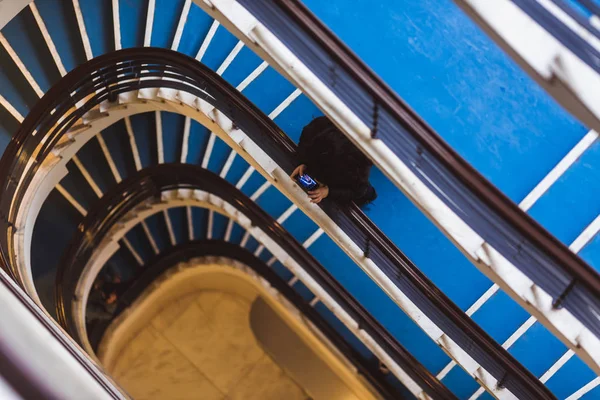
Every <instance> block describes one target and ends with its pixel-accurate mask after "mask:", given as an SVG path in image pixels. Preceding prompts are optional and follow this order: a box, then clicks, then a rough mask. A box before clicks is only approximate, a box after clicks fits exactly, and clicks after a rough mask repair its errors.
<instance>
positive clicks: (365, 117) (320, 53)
mask: <svg viewBox="0 0 600 400" xmlns="http://www.w3.org/2000/svg"><path fill="white" fill-rule="evenodd" d="M238 1H239V2H240V3H241V4H243V6H244V7H245V8H246V9H248V10H249V11H250V12H251V13H252V14H253V15H254V16H255V17H256V18H257V19H258V20H260V22H261V23H262V24H264V25H265V26H266V27H267V28H268V29H269V30H270V31H272V32H273V33H274V34H275V35H276V36H277V38H278V39H279V40H281V41H282V42H283V43H284V44H285V45H286V47H288V48H289V49H290V50H291V51H292V52H294V55H295V56H296V57H298V58H299V59H300V60H301V61H302V63H304V64H305V65H306V66H307V67H308V68H309V69H310V70H311V71H312V72H313V73H314V74H315V75H316V76H318V77H319V79H321V80H322V81H323V82H324V83H326V84H328V86H329V88H330V89H331V90H332V91H333V92H334V93H335V95H336V96H337V97H338V98H340V99H341V100H342V101H343V102H344V103H345V104H346V105H347V106H348V107H349V109H350V110H351V111H352V112H353V113H355V114H356V115H357V116H358V117H359V118H360V119H361V120H362V121H363V122H364V123H365V124H366V125H367V126H368V127H371V129H372V130H371V133H372V135H373V136H374V137H377V138H379V139H381V140H382V141H383V142H384V143H385V144H386V145H387V146H388V147H389V148H390V149H391V150H392V151H393V152H394V153H395V154H396V156H397V157H398V158H399V159H401V160H402V161H403V162H404V164H405V165H406V166H407V167H408V168H409V169H411V170H412V171H413V172H414V173H415V174H416V175H417V176H421V175H424V176H426V177H427V179H425V180H423V183H424V184H425V185H427V186H428V187H429V189H430V190H431V191H432V192H433V193H435V194H436V195H437V196H438V197H439V198H440V199H441V200H442V201H443V202H444V203H445V204H446V205H447V206H448V207H449V208H450V209H452V211H454V212H455V213H456V214H457V215H458V216H459V217H460V218H461V219H462V220H463V221H465V222H466V223H467V224H468V225H469V226H470V227H471V228H472V229H473V230H474V231H475V232H477V233H478V234H479V235H480V236H481V237H482V238H483V239H484V240H485V241H486V242H487V243H489V244H490V245H491V246H492V247H494V248H495V249H496V250H497V251H498V252H499V253H500V254H502V255H503V256H504V257H505V258H506V259H508V260H510V262H511V263H512V264H513V265H515V266H516V267H517V268H518V269H519V270H520V271H522V272H523V273H524V274H525V275H526V276H528V277H529V278H530V279H531V280H532V281H533V282H534V283H535V284H536V285H538V286H539V287H540V288H542V289H543V290H544V291H545V292H547V293H548V294H549V295H550V296H552V298H554V299H555V302H554V306H555V307H556V308H558V307H565V308H566V309H567V310H569V312H571V313H572V314H573V315H574V316H575V317H576V318H577V319H579V320H580V321H581V322H582V323H583V325H584V326H586V327H587V328H588V329H589V330H590V331H591V332H593V333H594V334H595V335H596V336H598V337H600V320H599V319H598V318H597V317H596V315H600V275H599V274H598V273H597V272H596V271H595V270H594V269H593V268H591V267H590V266H589V265H587V264H586V263H585V261H583V260H582V259H581V258H580V257H579V256H578V255H576V254H574V253H573V252H572V251H570V250H569V249H568V247H567V246H565V245H564V244H563V243H561V242H560V241H559V240H557V239H556V238H555V237H554V236H553V235H551V234H550V233H549V232H547V231H546V230H545V229H544V228H543V227H542V226H541V225H540V224H539V223H537V222H536V221H535V220H534V219H533V218H531V217H530V216H529V215H528V214H527V213H525V212H523V211H522V210H521V209H519V207H518V206H517V205H516V204H515V203H514V202H513V201H511V200H510V199H509V198H508V197H506V196H505V195H504V194H503V193H502V192H501V191H499V190H498V189H497V188H496V187H495V186H494V185H492V184H491V183H490V182H489V181H488V180H487V179H485V178H484V177H483V176H482V175H481V174H480V173H479V172H478V171H477V170H475V169H474V168H473V167H472V166H471V165H469V163H468V162H467V161H466V160H464V159H463V158H462V157H461V156H460V155H459V154H458V153H457V152H456V151H454V150H453V149H452V147H450V145H448V143H446V142H445V141H444V140H443V139H442V138H441V137H440V136H439V135H438V134H437V133H436V132H435V131H434V130H433V129H432V128H431V127H430V126H429V125H427V123H426V122H425V121H423V120H422V119H421V118H420V117H419V116H418V115H417V114H416V112H415V111H414V110H412V109H411V108H410V107H409V106H408V105H407V104H406V103H405V102H404V101H403V100H402V99H401V98H400V97H399V96H398V94H396V93H395V92H394V91H393V90H392V89H391V88H390V87H389V86H388V85H386V84H385V83H384V82H383V81H382V79H381V78H379V77H378V76H377V75H376V74H375V73H374V72H373V71H372V70H371V69H370V68H369V67H368V66H367V65H366V64H365V63H364V62H363V61H362V60H360V59H359V58H358V57H357V56H356V54H354V53H353V52H352V50H350V49H349V48H348V47H347V46H346V45H345V44H344V43H343V42H342V41H341V40H340V39H339V38H338V37H336V35H335V34H334V33H332V32H331V31H330V30H329V29H328V28H327V27H326V26H325V25H324V24H323V23H322V22H321V21H319V20H318V19H317V18H316V17H315V15H314V14H312V13H311V12H310V11H309V10H308V9H307V8H306V7H305V6H304V5H303V4H302V3H301V2H300V1H299V0H262V1H253V0H238ZM512 1H514V2H523V1H524V0H512ZM528 3H535V2H528ZM536 4H537V3H536ZM595 53H596V52H594V54H595ZM590 54H591V53H590ZM594 57H596V56H594ZM597 59H598V58H595V59H594V60H597ZM596 64H598V63H596ZM598 65H600V64H598Z"/></svg>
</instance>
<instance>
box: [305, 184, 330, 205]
mask: <svg viewBox="0 0 600 400" xmlns="http://www.w3.org/2000/svg"><path fill="white" fill-rule="evenodd" d="M327 196H329V187H328V186H326V185H323V186H319V187H318V188H316V189H315V190H311V191H310V192H308V197H310V202H311V203H315V204H319V203H320V202H321V201H322V200H323V199H324V198H325V197H327Z"/></svg>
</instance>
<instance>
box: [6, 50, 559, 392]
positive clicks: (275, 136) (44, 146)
mask: <svg viewBox="0 0 600 400" xmlns="http://www.w3.org/2000/svg"><path fill="white" fill-rule="evenodd" d="M164 77H169V78H171V79H163V78H164ZM152 87H168V88H173V89H176V90H180V91H186V92H189V93H192V94H193V95H195V96H197V97H199V98H201V99H204V100H206V101H207V102H209V103H211V104H212V105H213V106H215V107H216V108H217V109H219V110H220V111H221V112H223V113H224V114H225V115H226V116H227V117H228V118H229V119H230V120H232V121H233V122H234V124H235V125H236V126H237V127H239V128H240V129H241V130H242V131H243V132H245V134H246V135H248V136H249V137H250V138H251V139H252V140H253V141H254V142H255V143H257V144H259V145H260V146H261V148H262V149H263V150H264V151H265V152H266V153H267V154H269V156H270V157H271V158H272V159H273V160H274V161H275V162H276V163H277V164H278V165H279V166H280V167H281V168H282V169H283V170H284V171H286V172H288V173H290V172H291V171H292V169H293V168H294V167H295V144H294V143H293V142H292V141H291V139H290V138H289V137H288V136H287V135H286V134H285V133H284V132H282V131H281V129H279V128H278V127H277V125H276V124H275V123H274V122H273V121H272V120H270V119H269V118H268V117H267V116H266V115H264V114H263V113H262V112H261V111H260V110H259V109H258V108H257V107H256V106H254V105H253V104H252V103H251V102H249V101H248V100H247V99H246V98H245V97H243V96H242V95H241V94H240V93H239V92H238V91H237V90H236V89H235V88H233V87H232V86H231V85H229V84H228V83H227V82H225V81H224V80H223V79H222V78H221V77H220V76H218V75H216V74H215V73H214V72H213V71H211V70H210V69H208V68H207V67H205V66H203V65H202V64H200V63H198V62H197V61H196V60H194V59H192V58H190V57H188V56H186V55H184V54H181V53H177V52H174V51H170V50H164V49H157V48H135V49H126V50H120V51H117V52H114V53H109V54H105V55H102V56H100V57H97V58H95V59H93V60H91V61H88V62H87V63H85V64H82V65H80V66H79V67H77V68H75V69H74V70H73V71H71V72H70V73H69V74H68V75H67V76H66V77H65V78H63V79H62V80H61V81H60V82H59V83H58V84H57V85H55V86H54V87H52V89H50V91H48V92H47V94H46V95H45V96H44V97H43V98H42V99H41V100H40V102H39V103H38V104H37V105H36V106H35V107H34V109H33V110H32V111H31V112H30V114H29V115H28V116H27V118H26V119H25V120H24V121H23V124H22V125H21V128H20V130H19V132H18V133H17V135H16V136H14V137H13V140H12V141H11V143H10V144H9V147H8V148H7V150H6V152H5V154H4V156H3V157H2V159H1V160H0V190H3V191H4V193H3V194H4V195H3V196H2V197H0V214H1V215H2V218H0V227H1V226H2V225H4V229H0V256H1V258H2V260H1V261H2V262H3V263H4V265H6V266H9V267H12V266H14V265H16V263H15V262H14V261H15V259H14V257H15V254H14V250H13V249H12V248H11V247H9V245H11V244H12V241H11V240H9V238H10V237H11V235H12V234H13V232H12V228H11V226H14V221H15V220H14V218H15V216H16V211H17V209H18V207H19V205H20V202H21V200H22V198H23V195H24V192H25V190H26V188H27V186H28V185H29V184H30V183H31V180H32V179H33V176H34V175H35V172H36V171H37V169H38V167H39V165H40V163H41V162H42V161H43V160H44V159H45V157H46V156H47V155H48V154H49V153H50V152H51V151H52V148H53V146H54V145H55V144H56V143H58V141H59V140H60V139H61V138H62V137H63V136H64V135H65V133H66V131H67V130H68V129H69V128H70V127H71V126H73V125H74V124H75V122H76V121H77V120H78V118H81V117H82V116H83V115H84V113H86V112H87V111H89V110H90V109H92V108H93V107H94V106H96V105H98V104H100V103H101V102H102V101H104V100H106V99H108V98H109V97H111V96H113V95H115V94H119V93H124V92H128V91H132V90H138V89H142V88H152ZM209 93H210V94H209ZM69 94H71V95H69ZM84 100H85V101H84ZM79 101H84V105H83V106H82V107H80V108H79V109H76V110H74V111H72V112H71V113H70V114H68V115H67V116H66V117H65V116H64V113H65V112H66V111H68V110H70V109H71V108H72V107H74V105H75V104H77V102H79ZM34 132H37V133H36V134H35V135H34V134H33V133H34ZM31 156H34V158H33V160H34V161H33V162H32V163H30V162H29V160H30V157H31ZM10 199H14V201H13V202H12V204H11V201H10ZM325 203H330V204H331V202H329V201H327V199H326V201H325ZM331 205H332V207H330V209H329V207H328V211H327V213H328V214H329V215H330V216H331V217H332V218H333V219H334V220H335V221H336V222H337V223H338V225H339V226H340V227H341V228H342V229H343V230H344V232H345V233H346V234H347V235H348V236H349V237H350V239H352V240H353V241H354V243H356V244H357V245H358V246H359V247H360V248H361V249H362V250H363V251H364V252H365V255H366V256H367V257H369V258H371V259H372V260H373V261H374V262H375V263H376V264H377V265H378V266H379V267H380V268H381V269H382V270H383V271H384V272H385V273H386V275H387V276H388V278H389V279H390V280H391V281H392V282H393V283H394V284H395V285H396V286H397V287H398V288H399V289H400V290H402V291H403V292H404V293H405V294H406V296H407V297H408V298H409V299H410V300H411V301H412V302H413V303H414V304H416V306H417V307H419V308H420V309H421V310H422V311H423V312H424V313H425V314H426V315H427V317H428V318H429V319H431V321H432V322H433V323H435V324H436V325H437V326H438V327H440V328H441V329H442V330H443V331H444V333H446V334H447V335H448V337H450V338H451V339H452V340H453V341H454V342H455V343H457V344H458V345H459V346H460V347H461V348H463V349H465V350H466V351H468V354H469V355H470V356H471V357H472V358H473V359H474V360H475V361H476V362H477V363H478V364H479V365H481V366H482V367H483V368H484V369H485V370H486V371H488V372H489V373H490V374H491V375H492V376H493V377H494V378H496V379H497V380H498V381H499V382H500V383H501V384H502V385H504V386H505V387H506V388H508V389H509V390H510V391H511V392H512V393H513V394H515V395H516V396H519V397H520V398H523V399H536V400H538V399H552V398H554V396H553V395H552V394H551V392H550V391H549V390H548V389H547V388H546V387H545V386H544V385H543V384H542V383H540V382H539V380H538V379H537V378H536V377H535V376H534V375H533V374H531V373H530V372H529V371H528V370H527V369H526V368H524V367H523V366H522V365H521V364H520V363H519V362H518V361H517V360H516V359H515V358H514V357H512V356H511V355H510V354H509V353H508V352H507V351H506V350H505V349H503V348H502V347H501V346H500V345H499V344H498V343H496V342H495V341H494V340H493V339H492V338H491V337H490V336H489V335H488V334H487V333H486V332H485V331H484V330H483V329H481V327H479V326H478V325H477V324H476V323H475V322H474V321H473V320H471V319H470V318H469V317H468V316H467V315H466V314H465V313H464V312H463V311H462V310H461V309H460V308H458V307H457V306H456V305H455V304H454V303H453V302H452V301H451V300H450V299H449V298H448V297H447V296H446V295H444V294H443V293H442V292H441V291H440V290H439V289H438V288H437V287H436V286H435V285H434V284H433V283H432V282H431V281H430V280H429V279H428V278H427V277H426V276H425V275H424V274H423V273H422V272H421V271H420V270H419V269H418V268H417V267H416V266H415V265H414V264H412V262H411V261H410V260H409V259H408V258H407V257H406V256H405V255H404V254H402V252H401V251H400V249H398V248H397V247H396V246H395V245H394V244H393V243H392V242H391V241H390V240H389V238H387V237H386V236H385V234H384V233H383V232H381V230H379V229H378V228H377V226H376V225H375V224H373V222H372V221H370V220H369V218H368V217H366V216H365V215H364V214H363V213H362V212H361V211H360V209H358V207H356V206H355V205H353V206H347V207H346V206H344V207H340V206H337V205H334V204H331ZM14 272H15V274H16V271H14ZM16 277H17V278H18V274H16Z"/></svg>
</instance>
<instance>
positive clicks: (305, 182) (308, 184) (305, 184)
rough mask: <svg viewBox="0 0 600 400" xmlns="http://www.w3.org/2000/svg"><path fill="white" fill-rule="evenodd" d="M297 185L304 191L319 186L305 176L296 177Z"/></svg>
mask: <svg viewBox="0 0 600 400" xmlns="http://www.w3.org/2000/svg"><path fill="white" fill-rule="evenodd" d="M298 183H299V184H300V186H302V188H303V189H304V190H313V189H314V188H316V187H317V186H319V184H318V183H317V182H316V181H315V180H314V179H313V178H311V177H310V176H308V175H307V174H304V175H300V176H298Z"/></svg>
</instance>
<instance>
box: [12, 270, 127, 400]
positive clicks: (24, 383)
mask: <svg viewBox="0 0 600 400" xmlns="http://www.w3.org/2000/svg"><path fill="white" fill-rule="evenodd" d="M0 285H1V286H4V287H5V288H6V290H8V291H9V292H11V293H12V294H13V295H14V297H15V298H16V299H18V301H19V302H20V303H21V304H22V305H23V306H24V307H25V308H26V309H27V311H29V312H30V313H31V315H33V317H34V318H35V319H36V320H37V321H38V322H39V323H40V324H41V326H43V327H44V328H45V329H46V330H47V331H48V334H49V335H50V336H52V337H53V338H54V339H55V340H56V341H57V342H58V343H59V344H60V345H61V346H63V347H64V348H65V349H66V350H67V352H68V353H69V354H70V355H71V356H72V357H73V359H74V360H76V362H77V363H79V364H80V365H81V367H82V368H83V369H84V370H85V371H86V372H87V373H88V374H89V375H90V376H91V377H92V378H93V379H94V380H95V381H96V382H98V385H100V387H101V388H102V389H103V390H104V391H105V392H106V394H107V396H109V397H111V398H113V399H125V398H126V395H125V394H123V393H122V392H121V391H120V389H119V388H118V387H117V386H116V385H115V383H114V382H113V381H111V380H110V379H109V378H107V376H106V375H105V374H104V373H103V371H102V370H101V369H100V368H98V366H97V365H96V364H95V363H94V362H93V361H92V360H91V359H90V358H89V357H88V356H87V355H86V354H85V353H84V352H83V351H82V350H81V349H79V348H77V346H76V345H75V343H74V342H73V341H72V340H71V339H70V338H69V337H68V336H67V335H66V334H65V333H64V332H63V331H62V330H61V329H60V328H59V327H58V326H56V324H55V323H54V321H52V320H51V318H50V317H49V316H47V315H46V314H44V312H43V311H42V310H41V309H40V308H39V306H38V305H37V304H35V303H34V302H33V301H32V300H31V299H30V298H29V297H28V296H27V295H26V294H25V293H24V292H23V291H22V290H21V289H20V288H19V287H18V286H17V285H16V284H15V283H14V282H13V281H11V279H10V278H9V277H8V276H7V275H6V274H4V273H0ZM21 318H22V317H21ZM44 340H45V341H46V342H47V340H48V339H47V338H44ZM4 347H5V346H0V348H4ZM3 350H8V349H3ZM0 353H1V354H0V376H2V377H3V378H5V379H6V380H7V381H8V382H9V383H10V384H11V386H12V387H13V388H14V389H15V390H16V391H17V392H18V393H19V394H20V395H22V396H23V398H32V399H55V398H56V397H55V393H51V392H49V391H48V390H47V388H45V387H43V386H41V384H40V382H37V381H35V380H33V376H32V374H31V371H29V370H28V367H27V365H26V364H25V363H23V362H22V361H20V360H19V361H18V362H15V354H14V352H13V351H2V350H0Z"/></svg>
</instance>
